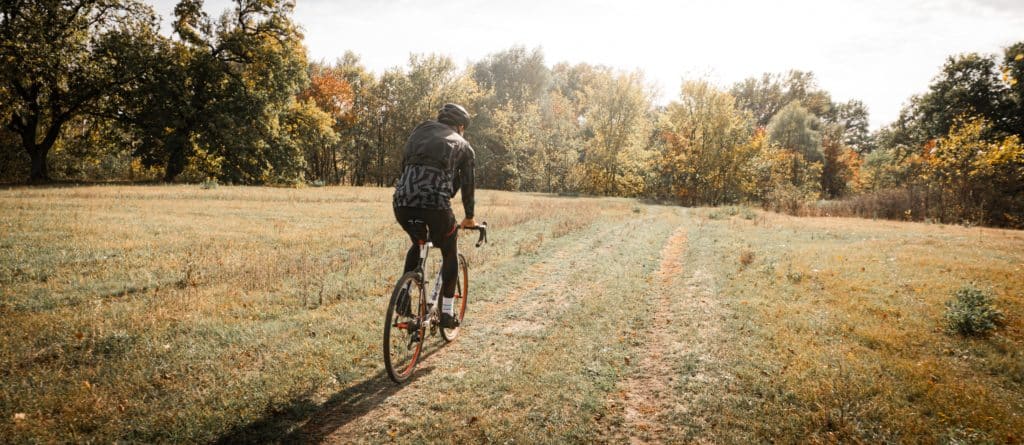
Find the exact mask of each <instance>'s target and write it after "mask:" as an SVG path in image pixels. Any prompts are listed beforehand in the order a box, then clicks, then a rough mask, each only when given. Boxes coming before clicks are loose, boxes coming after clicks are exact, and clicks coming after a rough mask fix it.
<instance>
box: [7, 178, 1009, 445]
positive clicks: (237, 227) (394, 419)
mask: <svg viewBox="0 0 1024 445" xmlns="http://www.w3.org/2000/svg"><path fill="white" fill-rule="evenodd" d="M477 199H478V203H477V214H478V215H479V218H478V219H484V220H487V221H488V222H489V223H490V224H491V227H492V231H491V236H490V238H491V243H490V244H489V245H487V246H486V247H484V248H481V249H475V248H473V247H472V246H471V243H470V242H468V241H469V240H464V241H463V242H462V246H463V251H464V253H465V254H466V255H467V257H468V258H469V262H470V277H471V289H470V300H469V301H470V303H469V311H468V314H467V325H466V326H467V327H466V329H465V330H463V333H462V335H461V336H460V338H459V339H458V340H457V341H456V342H454V343H452V344H448V345H442V344H441V343H440V341H439V340H438V339H437V338H432V339H430V340H429V341H428V342H427V349H426V353H427V357H426V358H425V360H424V361H423V362H422V364H421V365H420V368H419V369H418V370H417V373H416V375H415V376H414V378H413V380H412V381H411V382H409V383H407V384H406V385H403V386H396V385H394V384H392V383H391V382H390V381H389V380H388V379H387V377H386V376H385V375H384V371H383V365H382V361H381V358H380V340H381V331H382V326H381V323H382V320H383V312H384V308H385V305H386V302H387V300H386V299H387V294H388V293H389V292H390V288H391V286H392V285H393V283H394V280H395V279H396V278H397V275H398V273H399V272H401V270H400V268H401V263H402V258H403V255H404V252H405V249H406V248H407V247H408V246H407V242H408V241H407V238H405V236H404V234H403V233H402V232H401V231H400V229H399V228H398V226H397V224H396V223H395V222H394V218H393V216H392V214H391V210H390V190H385V189H375V188H330V187H329V188H310V189H273V188H244V187H219V188H214V189H209V190H207V189H203V188H201V187H198V186H165V187H160V186H156V187H121V186H96V187H71V188H15V189H8V190H2V191H0V320H2V324H0V438H3V440H2V441H3V442H13V443H23V442H29V443H31V442H112V441H127V442H221V443H236V442H297V441H298V442H324V443H349V442H388V441H395V442H423V441H426V442H454V441H458V442H502V443H506V442H509V441H514V442H527V443H536V442H547V443H561V442H611V443H621V442H624V441H632V442H634V443H635V442H704V443H749V442H817V443H834V442H883V441H885V442H924V443H979V442H991V443H1020V442H1022V441H1024V436H1022V434H1021V431H1024V417H1022V413H1024V344H1022V342H1024V331H1022V330H1024V321H1022V317H1021V315H1022V314H1024V293H1022V289H1024V232H1014V231H1004V230H995V229H985V228H965V227H958V226H944V225H928V224H916V223H898V222H880V221H870V220H857V219H841V218H794V217H788V216H782V215H777V214H773V213H765V212H761V211H757V210H751V209H747V208H718V209H684V208H678V207H670V206H659V205H651V204H645V203H641V202H638V201H634V200H628V199H598V198H559V197H553V196H547V195H533V194H514V193H506V192H494V191H488V190H482V191H479V192H478V198H477ZM455 207H456V208H457V209H461V207H460V206H459V205H458V204H456V206H455ZM456 213H457V214H458V215H459V216H461V210H459V211H457V212H456ZM470 236H472V235H470ZM969 283H974V284H975V285H976V286H978V287H979V288H981V289H985V290H987V291H990V292H991V293H992V294H994V295H995V296H996V302H997V305H998V306H999V307H1000V308H1001V309H1002V310H1003V312H1005V313H1006V315H1007V319H1006V323H1005V326H1003V327H1001V328H999V329H998V330H996V331H995V333H994V334H993V335H990V336H988V337H984V338H964V337H960V336H956V335H951V334H949V333H947V332H946V331H945V330H944V324H943V314H944V312H945V302H946V301H948V300H949V299H950V298H951V297H952V294H953V292H954V291H955V290H957V289H959V288H960V287H962V286H963V285H965V284H969Z"/></svg>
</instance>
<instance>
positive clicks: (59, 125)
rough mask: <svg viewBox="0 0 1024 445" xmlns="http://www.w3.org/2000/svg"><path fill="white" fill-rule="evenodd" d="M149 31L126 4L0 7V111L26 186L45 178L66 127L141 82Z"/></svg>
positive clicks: (43, 0) (40, 1) (146, 14)
mask: <svg viewBox="0 0 1024 445" xmlns="http://www.w3.org/2000/svg"><path fill="white" fill-rule="evenodd" d="M157 26H158V25H157V20H156V16H155V15H154V14H153V11H152V10H151V9H150V8H149V7H148V6H146V5H144V4H142V3H141V2H138V1H134V0H74V1H72V0H67V1H58V0H12V1H4V2H2V3H0V100H2V102H3V105H0V106H2V107H3V108H5V110H4V111H3V113H2V116H3V118H4V125H5V126H6V127H7V128H8V129H9V130H10V131H12V132H14V133H16V134H17V135H18V137H19V138H20V140H21V147H22V148H23V149H24V150H25V151H26V152H27V153H28V155H29V157H30V159H31V169H30V172H29V180H31V181H45V180H48V179H49V172H48V170H47V163H46V161H47V155H48V153H49V152H50V149H51V148H53V145H54V143H55V142H56V141H57V138H58V137H59V136H60V134H61V130H62V129H63V128H64V125H65V124H66V123H68V122H69V121H70V120H71V119H72V118H74V117H76V116H80V115H83V114H88V113H92V112H97V113H98V112H99V108H101V107H102V106H103V105H104V104H103V102H104V100H105V99H106V98H108V97H111V96H115V95H117V94H119V93H121V92H123V91H126V90H130V89H132V88H133V87H134V85H135V84H137V83H138V82H139V81H140V80H142V79H143V77H144V76H145V74H146V71H147V70H148V68H149V66H148V65H147V64H145V63H144V62H143V61H144V60H145V58H146V56H147V54H148V53H150V52H151V51H152V47H153V45H155V42H156V39H157V32H156V30H157Z"/></svg>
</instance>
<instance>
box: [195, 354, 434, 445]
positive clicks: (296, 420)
mask: <svg viewBox="0 0 1024 445" xmlns="http://www.w3.org/2000/svg"><path fill="white" fill-rule="evenodd" d="M424 349H426V348H424ZM441 349H443V345H442V346H438V347H435V348H430V349H429V350H424V351H423V355H422V356H421V357H420V360H425V359H427V358H429V357H430V356H431V355H434V353H436V352H438V351H440V350H441ZM433 370H434V366H432V365H431V366H418V367H417V368H416V372H415V373H413V375H412V376H411V377H409V380H408V381H406V382H405V383H402V384H401V385H398V384H395V382H392V381H391V379H390V378H389V377H388V373H387V370H384V369H381V370H380V371H379V372H377V373H376V374H374V375H373V376H370V377H368V378H367V379H365V380H363V381H361V382H359V383H357V384H355V385H353V386H350V387H348V388H346V389H345V390H343V391H340V392H338V393H336V394H334V395H332V396H331V397H330V398H329V399H328V400H327V401H326V402H323V403H322V404H319V405H318V404H316V403H315V402H313V401H312V400H311V396H312V394H303V395H302V396H300V397H297V398H296V399H295V400H293V401H292V402H291V404H289V405H288V406H286V407H284V408H281V409H278V410H275V411H274V412H271V413H267V414H266V415H265V416H264V417H262V418H260V419H257V420H255V421H253V422H251V423H249V424H248V425H244V426H241V427H239V428H236V429H234V430H232V431H230V432H228V433H227V434H225V435H224V436H222V437H221V438H220V439H218V440H217V441H216V442H215V443H218V444H236V443H268V442H271V443H319V442H322V441H323V440H324V439H325V438H327V437H328V436H330V435H331V433H333V432H334V431H337V430H338V429H339V428H341V427H343V426H345V425H346V424H348V423H349V422H351V421H353V420H356V419H358V418H360V417H362V416H363V415H365V414H366V413H368V412H370V411H371V410H373V409H374V408H376V407H377V406H378V405H380V404H381V403H382V402H384V401H385V400H387V398H388V397H391V396H392V395H394V394H395V393H397V392H398V391H401V390H402V388H405V387H406V386H408V385H409V384H410V383H412V382H414V381H416V379H419V378H421V377H423V376H426V375H429V374H430V373H431V372H432V371H433Z"/></svg>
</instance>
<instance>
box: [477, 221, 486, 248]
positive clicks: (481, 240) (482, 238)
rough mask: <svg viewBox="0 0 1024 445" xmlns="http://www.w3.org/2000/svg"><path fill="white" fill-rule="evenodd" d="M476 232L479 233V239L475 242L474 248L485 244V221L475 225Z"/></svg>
mask: <svg viewBox="0 0 1024 445" xmlns="http://www.w3.org/2000/svg"><path fill="white" fill-rule="evenodd" d="M476 230H479V231H480V238H479V239H477V240H476V247H480V246H482V245H484V244H486V243H487V221H484V222H483V223H482V224H480V225H477V226H476Z"/></svg>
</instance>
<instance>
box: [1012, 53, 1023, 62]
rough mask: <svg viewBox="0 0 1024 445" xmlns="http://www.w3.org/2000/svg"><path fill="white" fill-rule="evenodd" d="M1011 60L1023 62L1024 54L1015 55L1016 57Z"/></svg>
mask: <svg viewBox="0 0 1024 445" xmlns="http://www.w3.org/2000/svg"><path fill="white" fill-rule="evenodd" d="M1013 60H1014V61H1016V62H1020V61H1021V60H1024V53H1019V54H1017V56H1016V57H1014V58H1013Z"/></svg>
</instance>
